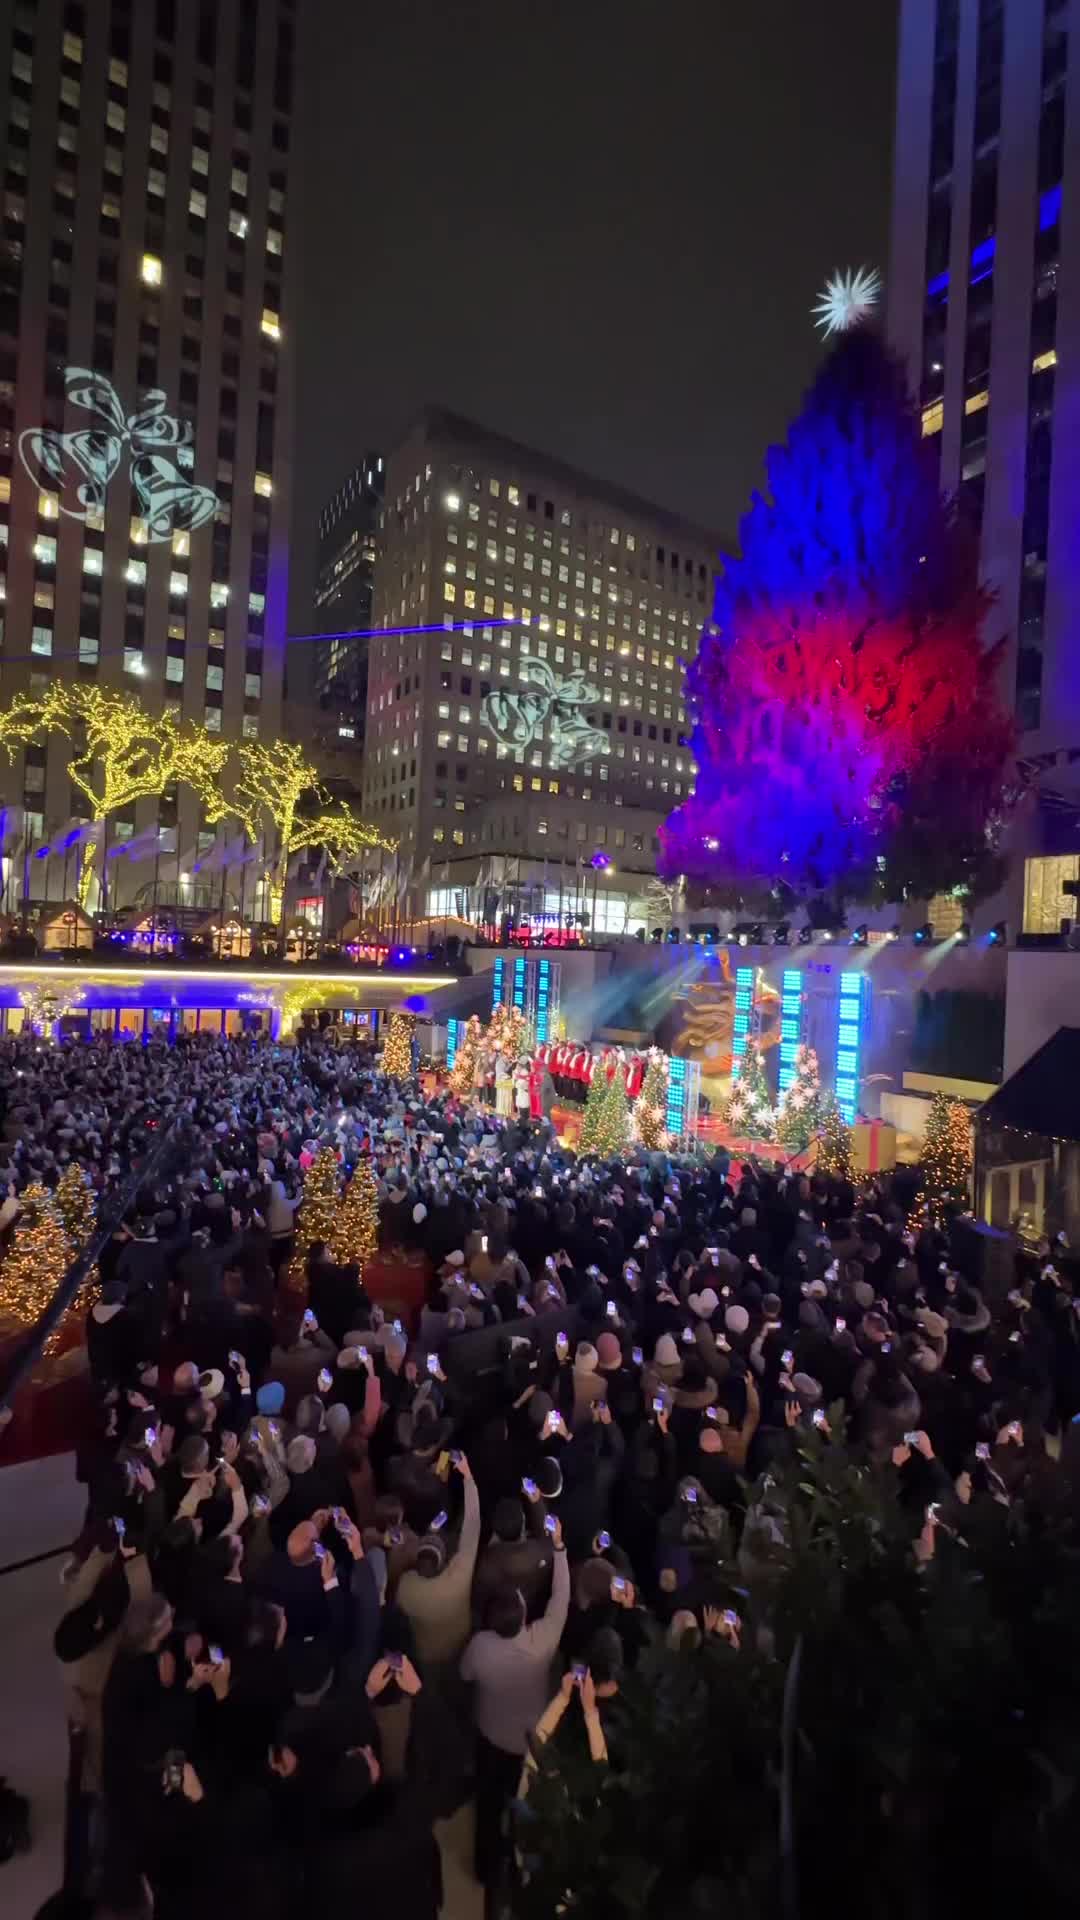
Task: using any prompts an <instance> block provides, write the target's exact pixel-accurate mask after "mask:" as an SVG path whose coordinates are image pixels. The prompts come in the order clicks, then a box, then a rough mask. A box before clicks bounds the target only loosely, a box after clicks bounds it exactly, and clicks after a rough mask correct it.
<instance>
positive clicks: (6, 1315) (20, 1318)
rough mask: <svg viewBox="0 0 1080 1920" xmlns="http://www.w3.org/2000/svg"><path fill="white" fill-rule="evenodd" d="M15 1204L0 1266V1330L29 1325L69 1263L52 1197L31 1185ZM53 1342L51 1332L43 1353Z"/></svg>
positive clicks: (47, 1302) (69, 1258) (66, 1243)
mask: <svg viewBox="0 0 1080 1920" xmlns="http://www.w3.org/2000/svg"><path fill="white" fill-rule="evenodd" d="M20 1200H21V1202H22V1212H21V1213H20V1215H19V1217H18V1220H17V1221H16V1224H15V1237H14V1239H13V1240H12V1242H11V1245H10V1247H9V1248H8V1251H7V1253H6V1254H5V1255H4V1260H3V1264H2V1265H0V1325H7V1326H8V1327H32V1326H33V1325H34V1323H35V1322H36V1321H37V1319H38V1318H39V1316H40V1315H41V1314H42V1313H44V1311H45V1308H46V1307H47V1306H48V1304H49V1302H50V1300H51V1299H52V1297H53V1294H54V1293H55V1292H56V1289H57V1287H58V1286H59V1285H60V1282H61V1280H62V1279H63V1277H64V1275H65V1273H66V1272H67V1270H68V1267H69V1266H70V1265H71V1258H72V1254H71V1247H70V1244H69V1242H68V1237H67V1234H66V1233H65V1232H64V1223H63V1221H62V1220H61V1218H60V1211H59V1208H58V1207H57V1205H56V1201H55V1199H54V1197H53V1195H52V1194H51V1193H48V1192H47V1191H46V1189H45V1188H44V1187H41V1186H37V1185H36V1184H35V1185H32V1186H29V1187H27V1188H26V1189H25V1191H24V1192H23V1193H22V1194H21V1195H20ZM58 1331H59V1330H58V1329H57V1332H58ZM56 1337H57V1335H56V1333H55V1332H54V1334H53V1335H52V1336H51V1338H50V1341H49V1345H48V1347H47V1348H46V1351H50V1350H51V1349H52V1347H53V1346H54V1344H55V1341H56Z"/></svg>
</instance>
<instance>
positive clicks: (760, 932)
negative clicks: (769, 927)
mask: <svg viewBox="0 0 1080 1920" xmlns="http://www.w3.org/2000/svg"><path fill="white" fill-rule="evenodd" d="M764 938H765V928H764V926H763V925H762V923H761V921H760V920H755V921H754V924H753V926H752V927H751V929H750V939H751V941H752V942H753V945H754V946H755V947H760V945H761V943H762V941H763V940H764Z"/></svg>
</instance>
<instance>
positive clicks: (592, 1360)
mask: <svg viewBox="0 0 1080 1920" xmlns="http://www.w3.org/2000/svg"><path fill="white" fill-rule="evenodd" d="M598 1361H599V1355H598V1353H597V1351H596V1348H595V1347H594V1346H592V1345H591V1344H590V1342H589V1341H588V1340H580V1341H579V1342H578V1348H577V1352H576V1353H575V1355H574V1372H575V1373H595V1372H596V1368H597V1363H598Z"/></svg>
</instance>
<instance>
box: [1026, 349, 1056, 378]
mask: <svg viewBox="0 0 1080 1920" xmlns="http://www.w3.org/2000/svg"><path fill="white" fill-rule="evenodd" d="M1056 366H1057V348H1056V347H1047V349H1046V352H1045V353H1037V354H1036V355H1035V358H1034V360H1033V361H1032V363H1031V371H1032V373H1045V372H1046V369H1047V367H1056Z"/></svg>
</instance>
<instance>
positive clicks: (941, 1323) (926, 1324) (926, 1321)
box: [915, 1307, 949, 1340]
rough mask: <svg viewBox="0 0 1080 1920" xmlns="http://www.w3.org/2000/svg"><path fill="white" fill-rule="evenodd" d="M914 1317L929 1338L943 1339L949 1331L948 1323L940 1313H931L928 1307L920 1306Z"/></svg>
mask: <svg viewBox="0 0 1080 1920" xmlns="http://www.w3.org/2000/svg"><path fill="white" fill-rule="evenodd" d="M915 1319H916V1321H917V1322H918V1324H919V1326H920V1327H921V1328H922V1330H923V1332H924V1333H927V1334H929V1336H930V1338H931V1340H944V1338H945V1336H946V1334H947V1333H948V1331H949V1323H948V1321H947V1320H945V1319H944V1318H943V1317H942V1315H941V1314H940V1313H933V1312H932V1311H931V1309H930V1308H929V1307H920V1308H919V1311H918V1313H917V1314H916V1315H915Z"/></svg>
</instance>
